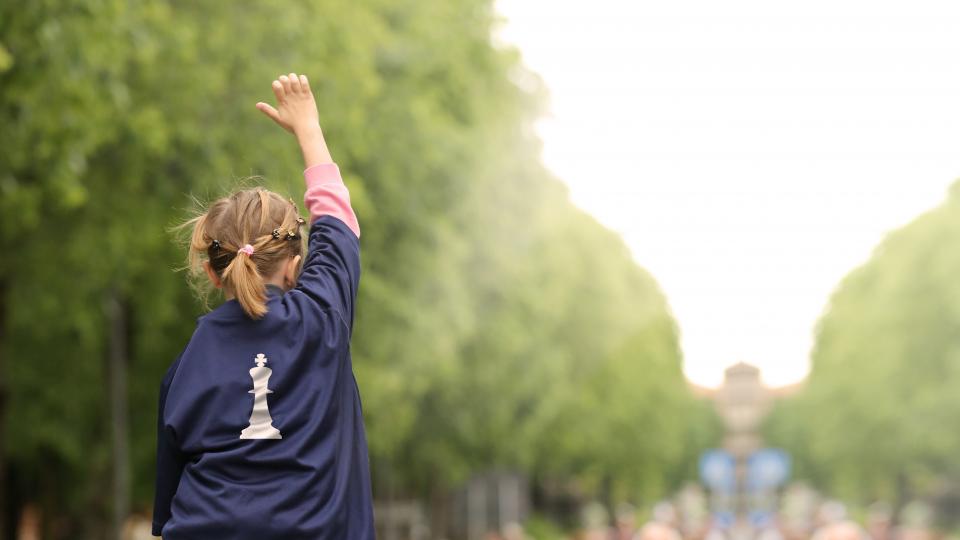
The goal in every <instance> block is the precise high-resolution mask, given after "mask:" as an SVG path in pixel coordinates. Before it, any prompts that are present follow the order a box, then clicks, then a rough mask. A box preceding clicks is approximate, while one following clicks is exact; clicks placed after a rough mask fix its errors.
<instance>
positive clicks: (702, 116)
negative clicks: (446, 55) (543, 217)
mask: <svg viewBox="0 0 960 540" xmlns="http://www.w3.org/2000/svg"><path fill="white" fill-rule="evenodd" d="M497 6H498V9H499V11H500V12H501V13H502V14H503V15H504V17H505V18H506V19H507V22H506V23H505V24H504V28H503V29H502V32H501V35H500V39H502V40H505V41H507V42H509V43H513V44H515V45H516V46H517V47H519V49H520V50H521V52H522V54H523V58H524V61H525V63H526V64H527V65H528V66H529V67H530V68H532V69H533V70H534V71H536V72H537V73H539V74H540V75H541V76H542V77H543V79H544V81H545V82H546V84H547V86H548V88H549V90H550V94H551V110H552V117H550V118H547V119H544V120H543V121H542V122H541V124H540V125H539V132H540V134H541V136H542V138H543V140H544V155H543V159H544V161H545V163H546V164H547V166H548V167H549V168H550V169H551V170H552V171H554V173H555V174H556V175H557V176H559V177H560V178H561V179H562V180H563V181H564V182H566V183H567V184H568V185H569V186H570V191H571V197H572V199H573V201H574V203H575V204H577V205H578V206H580V207H581V208H583V209H585V210H586V211H588V212H590V213H591V214H593V215H594V216H596V218H597V219H599V220H600V221H601V222H602V223H604V224H605V225H607V226H608V227H610V228H611V229H614V230H616V231H618V232H619V233H621V234H622V235H623V238H624V239H625V241H626V242H627V244H628V245H629V246H630V248H631V250H632V251H633V254H634V256H635V258H636V260H637V262H638V263H639V264H641V265H643V266H644V267H645V268H647V269H648V270H650V271H651V272H652V273H653V274H654V276H655V277H656V278H657V280H658V281H659V283H660V285H661V287H662V288H663V290H664V292H665V293H666V295H667V298H668V300H669V302H670V305H671V308H672V309H673V312H674V314H675V315H676V317H677V320H678V321H679V325H680V329H681V332H682V345H683V350H684V359H685V360H684V361H685V368H684V369H685V371H686V373H687V376H688V377H689V378H690V379H691V380H692V381H693V382H695V383H698V384H702V385H707V386H715V385H718V384H719V383H720V382H721V380H722V376H723V370H724V368H725V367H727V366H728V365H730V364H732V363H735V362H737V361H745V362H749V363H752V364H754V365H757V366H758V367H760V368H761V370H762V372H763V376H764V379H765V380H766V382H767V383H769V384H772V385H781V384H788V383H791V382H795V381H798V380H800V379H802V378H803V377H804V375H805V374H806V372H807V371H808V369H809V361H808V359H809V353H810V348H811V345H812V341H813V339H812V338H813V329H814V324H815V323H816V320H817V319H818V317H819V316H820V315H821V314H822V313H823V311H824V309H825V308H826V305H827V302H828V299H829V296H830V293H831V292H832V290H833V289H834V287H835V286H836V285H837V283H838V282H839V281H840V279H842V278H843V276H844V275H846V274H847V273H848V272H849V271H850V270H851V269H853V268H854V267H855V266H857V265H859V264H861V263H863V262H864V261H865V260H866V259H867V258H868V257H869V255H870V253H871V251H872V250H873V248H874V247H875V246H876V245H877V243H878V242H880V240H881V239H882V238H883V236H884V234H885V233H886V232H888V231H890V230H891V229H894V228H897V227H899V226H901V225H904V224H906V223H907V222H909V221H910V220H911V219H912V218H913V217H915V216H916V215H918V214H919V213H921V212H923V211H924V210H926V209H928V208H931V207H933V206H935V205H937V204H938V203H939V202H940V201H942V200H943V198H944V196H945V195H946V190H947V188H948V187H949V185H950V184H951V183H952V182H953V181H954V180H955V179H957V178H960V3H958V2H955V1H947V0H944V1H927V0H910V1H907V0H903V1H900V2H890V1H885V0H803V1H794V2H775V1H770V0H728V1H717V0H671V1H657V2H652V1H645V0H636V1H623V0H619V1H618V0H591V1H589V2H582V1H580V2H573V1H569V0H498V2H497Z"/></svg>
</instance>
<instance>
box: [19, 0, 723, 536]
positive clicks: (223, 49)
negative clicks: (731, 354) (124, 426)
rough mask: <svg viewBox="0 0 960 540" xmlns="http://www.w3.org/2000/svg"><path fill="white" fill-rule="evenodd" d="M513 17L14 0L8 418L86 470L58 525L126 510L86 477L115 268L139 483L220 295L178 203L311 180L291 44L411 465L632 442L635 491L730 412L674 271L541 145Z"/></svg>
mask: <svg viewBox="0 0 960 540" xmlns="http://www.w3.org/2000/svg"><path fill="white" fill-rule="evenodd" d="M492 23H493V8H492V4H491V3H490V2H488V1H479V0H457V1H454V2H448V1H445V0H444V1H440V0H426V1H416V2H413V1H405V2H402V3H397V2H394V1H374V2H365V3H362V4H358V3H356V2H352V1H347V0H330V1H322V2H320V1H317V2H311V3H302V2H300V3H298V2H282V3H280V4H277V3H268V2H259V1H252V0H243V1H239V2H234V3H231V4H229V5H226V4H222V3H209V2H199V3H197V2H186V3H182V2H181V3H176V4H173V3H169V2H149V3H127V2H99V1H98V2H92V1H89V0H76V1H74V2H69V3H68V4H67V5H59V4H58V5H52V4H48V3H43V2H31V3H27V4H22V5H17V6H13V5H12V4H11V5H10V6H8V7H3V8H0V43H2V45H0V82H2V84H0V114H2V115H3V119H2V124H3V126H4V129H3V130H0V146H2V147H3V148H4V149H5V151H4V152H3V153H0V193H2V197H0V225H2V233H0V243H2V246H0V247H2V249H3V250H4V252H5V253H16V254H17V256H16V257H4V258H2V259H0V282H2V283H4V284H7V285H8V286H7V287H5V288H4V290H6V291H8V293H7V296H6V297H4V298H2V299H0V302H2V304H0V309H5V310H6V312H7V313H8V314H9V316H8V317H7V322H6V328H5V329H4V330H5V332H4V334H3V335H4V341H3V342H2V343H0V351H2V362H3V364H2V366H0V369H2V370H3V372H4V373H5V376H6V377H7V381H8V385H7V386H8V388H10V391H11V395H10V401H9V409H8V411H10V413H9V415H8V418H9V422H8V425H7V431H8V436H7V437H5V438H4V439H3V440H4V444H5V445H6V446H7V450H8V453H9V454H8V455H10V456H11V459H12V460H13V466H15V467H17V468H18V470H21V468H22V470H24V471H40V470H42V468H43V463H42V462H41V461H40V460H41V457H40V456H50V455H53V456H55V457H56V459H57V460H58V461H59V462H61V463H62V464H63V467H65V468H66V469H67V470H69V471H71V473H72V475H73V476H72V477H71V481H69V482H67V481H66V480H64V481H59V482H58V481H56V480H51V482H53V483H54V485H53V486H52V487H51V488H50V489H55V490H56V491H57V493H58V495H57V497H58V498H59V499H58V500H52V499H51V500H49V502H45V503H44V504H49V505H50V511H49V512H47V514H53V513H58V514H62V515H63V516H65V517H64V518H63V519H64V520H65V523H66V524H65V525H63V526H62V527H63V530H69V531H73V532H74V533H76V534H77V535H82V534H81V533H79V532H77V531H83V530H88V528H89V527H93V528H89V530H96V528H95V527H96V525H97V524H98V523H99V522H100V521H102V520H103V519H104V517H105V515H106V513H105V511H104V510H105V509H104V508H103V507H102V505H100V504H98V503H96V500H95V497H93V498H92V495H91V493H96V492H97V490H96V489H91V488H89V486H94V485H98V484H97V482H100V481H102V480H98V478H100V477H102V476H103V475H104V474H106V471H108V470H109V463H110V460H111V459H112V457H111V456H110V455H109V445H108V440H109V438H108V433H109V429H108V425H107V424H106V420H105V419H106V418H107V417H108V415H107V414H106V411H107V407H108V405H109V404H108V403H107V401H106V397H105V396H104V394H103V391H102V388H103V386H104V377H105V375H104V362H105V358H106V347H107V344H108V329H107V327H106V322H105V316H104V307H103V298H104V295H105V294H106V293H107V292H109V291H113V290H114V289H115V290H118V291H121V292H122V294H123V295H124V296H125V302H126V304H127V305H129V306H130V313H129V321H128V325H129V331H130V336H128V337H129V349H130V350H129V351H128V352H129V354H128V356H129V358H130V363H131V365H130V366H129V374H130V381H129V388H130V396H129V402H130V407H131V410H130V424H131V425H130V430H131V441H130V443H131V455H130V459H131V460H132V467H131V469H132V471H133V474H134V476H133V479H134V486H133V495H134V497H135V498H136V501H135V503H136V505H138V506H139V507H141V508H146V507H147V506H148V505H149V503H150V496H151V488H152V484H153V478H152V460H153V445H154V429H155V415H156V392H157V389H158V385H159V382H160V380H161V377H162V374H163V372H164V371H165V370H166V368H167V366H168V365H169V363H170V362H171V361H172V360H173V359H174V358H175V357H176V355H177V353H179V351H180V350H181V349H182V347H183V345H184V344H185V343H186V342H187V340H188V339H189V336H190V334H191V332H192V330H193V328H194V321H195V317H196V316H197V315H198V314H200V313H201V310H200V306H199V304H198V303H197V302H196V301H195V300H194V299H192V298H190V293H189V289H188V287H187V286H186V284H185V282H184V276H182V275H181V274H178V273H176V272H174V271H173V270H174V269H175V268H176V267H178V266H180V264H181V260H182V258H183V253H181V251H180V248H179V247H178V246H176V245H174V244H173V243H172V241H171V238H170V237H169V235H167V233H166V232H165V231H166V229H167V228H168V227H169V226H170V225H172V224H175V223H178V222H180V221H182V220H183V219H185V218H186V217H187V215H188V213H187V209H189V208H190V207H191V206H192V201H191V197H193V196H196V197H199V198H200V199H201V200H207V199H210V198H212V197H214V196H217V195H220V194H222V193H223V192H225V191H229V190H231V189H233V188H234V187H235V186H236V183H237V179H238V178H241V177H247V176H250V175H258V174H261V175H264V177H265V178H266V180H260V181H262V182H263V183H265V184H266V186H267V187H269V188H271V189H274V190H276V191H279V192H280V193H284V194H288V195H290V196H291V197H293V198H294V199H299V198H300V195H301V193H302V189H303V187H302V179H301V170H302V166H301V163H300V159H299V156H298V154H297V150H296V146H295V144H293V141H292V140H290V137H289V136H288V135H287V134H286V133H284V132H282V130H279V129H277V128H276V127H275V126H274V125H273V124H272V123H270V122H269V121H268V120H266V119H265V118H263V117H262V115H261V113H259V112H258V111H257V110H256V109H255V108H254V103H256V102H257V101H260V100H269V99H270V89H269V82H270V81H271V80H272V79H273V78H274V77H275V76H276V75H277V74H279V73H285V72H289V71H291V70H295V71H297V72H303V73H307V74H308V75H309V76H310V78H311V85H312V86H313V87H314V89H315V91H316V95H317V100H318V104H319V107H320V115H321V123H322V125H323V126H324V131H325V133H326V135H327V137H328V140H329V141H330V143H331V149H332V153H333V155H334V157H335V159H337V161H338V162H339V163H340V165H341V169H342V170H343V171H344V173H345V175H346V181H347V183H348V185H349V187H350V189H351V191H352V193H353V199H354V203H355V206H356V208H357V210H358V213H359V216H360V220H361V222H362V227H363V239H362V244H363V281H362V286H361V291H360V300H359V308H358V312H357V320H356V324H355V337H354V343H353V353H354V367H355V370H356V374H357V378H358V380H359V384H360V388H361V393H362V395H363V399H364V411H365V415H366V421H367V428H368V435H369V437H368V438H369V442H370V449H371V453H372V458H373V462H374V463H375V464H384V463H386V464H389V467H390V468H391V476H392V478H393V479H394V480H393V481H394V482H395V485H399V486H400V489H401V490H402V491H404V492H406V493H407V494H410V495H425V494H426V493H428V492H429V491H430V490H433V489H442V488H445V487H449V486H453V485H455V484H457V483H458V482H460V481H462V480H463V479H465V478H467V477H468V476H470V475H471V474H474V473H476V472H478V471H481V470H485V469H489V468H491V467H509V468H513V469H515V470H520V471H525V472H527V473H530V474H531V475H549V476H551V477H554V478H559V479H563V480H566V481H570V482H581V483H582V484H583V485H584V486H597V485H599V481H598V479H599V478H601V477H604V476H610V475H613V474H615V473H617V472H618V471H625V470H626V471H630V473H629V474H624V475H623V476H622V478H623V479H622V481H619V484H617V485H616V486H614V487H615V489H616V490H617V492H618V493H620V495H619V496H622V497H624V498H637V497H641V496H644V494H646V495H648V496H653V494H654V493H655V492H656V491H657V490H659V489H660V488H661V487H662V486H664V485H667V484H669V483H671V482H676V481H678V480H679V479H680V478H681V477H683V476H684V475H686V474H687V471H686V461H687V457H686V456H684V455H683V452H682V449H683V448H685V446H684V445H685V444H686V443H685V441H689V440H691V437H697V436H698V435H697V433H706V432H708V431H709V428H708V427H707V428H704V427H703V426H708V425H709V422H710V412H709V410H708V409H704V408H702V407H700V406H699V405H698V404H696V403H695V402H693V401H692V399H691V398H689V397H688V394H687V392H686V388H685V383H684V381H683V377H682V374H681V372H680V351H679V349H678V345H677V332H676V328H675V326H674V323H673V321H672V318H671V317H670V315H669V314H668V311H667V306H666V302H665V299H664V298H663V296H662V294H661V293H660V291H659V290H658V288H657V286H656V284H655V282H654V280H653V279H652V278H651V277H650V276H649V275H648V274H646V273H645V272H644V271H642V270H641V269H639V268H637V267H636V265H635V264H634V263H633V261H632V259H631V257H630V255H629V253H628V252H627V250H626V248H625V247H624V245H623V243H622V242H621V241H620V239H619V238H618V237H617V236H616V235H614V234H613V233H611V232H610V231H607V230H605V229H603V228H602V227H601V226H599V225H598V224H597V223H596V222H595V221H594V220H593V219H591V218H589V217H587V216H585V215H584V214H582V213H581V212H580V211H579V210H576V209H575V208H574V207H573V206H572V205H571V204H570V202H569V200H568V199H567V195H566V192H565V190H564V189H563V188H562V186H561V185H560V184H559V182H557V180H556V179H554V178H552V177H551V176H550V175H549V174H548V173H547V171H546V170H545V169H544V167H543V166H542V165H541V163H540V162H539V152H540V150H539V141H537V140H536V139H535V138H533V136H532V135H531V133H532V132H533V130H532V128H531V125H532V124H531V123H532V121H533V120H534V119H535V117H536V116H537V115H538V114H540V112H541V110H542V107H543V104H542V98H543V91H542V88H539V87H536V86H533V87H531V86H530V85H529V84H526V85H525V86H524V88H520V87H519V86H517V85H516V84H514V82H512V81H514V80H517V78H518V77H520V76H521V75H522V78H524V80H535V77H533V76H532V75H530V74H524V71H523V70H524V68H523V67H522V66H520V65H519V64H518V61H519V60H518V59H519V56H518V54H517V53H516V51H512V50H506V49H501V48H496V47H494V46H493V45H492V44H491V40H490V37H489V36H490V30H491V25H492ZM255 181H256V180H255ZM704 430H707V431H704ZM13 435H15V436H13ZM40 450H42V451H43V453H40V452H39V451H40ZM378 466H380V465H378ZM24 474H25V475H26V476H28V477H29V478H25V479H24V481H25V482H29V481H31V480H35V478H33V477H32V476H30V475H32V474H34V472H27V473H24ZM36 474H39V473H36ZM84 486H87V487H84ZM379 489H380V487H379V485H378V486H377V490H378V492H379ZM591 489H592V488H591ZM24 497H25V498H26V499H28V500H34V499H39V498H41V494H40V493H37V492H29V493H25V494H24ZM44 500H47V499H44ZM54 509H55V512H54Z"/></svg>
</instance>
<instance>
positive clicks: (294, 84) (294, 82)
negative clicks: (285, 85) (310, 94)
mask: <svg viewBox="0 0 960 540" xmlns="http://www.w3.org/2000/svg"><path fill="white" fill-rule="evenodd" d="M289 77H290V90H291V91H293V93H294V94H299V93H301V91H300V78H299V77H297V74H296V73H293V72H291V73H290V75H289Z"/></svg>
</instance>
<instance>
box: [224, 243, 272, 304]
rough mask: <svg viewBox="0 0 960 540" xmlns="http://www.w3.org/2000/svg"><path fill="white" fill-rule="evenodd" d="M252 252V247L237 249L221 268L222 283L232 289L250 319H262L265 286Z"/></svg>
mask: <svg viewBox="0 0 960 540" xmlns="http://www.w3.org/2000/svg"><path fill="white" fill-rule="evenodd" d="M247 245H249V244H247ZM254 253H255V251H254V250H253V249H251V250H250V251H249V252H247V251H244V250H243V249H241V250H240V251H238V252H237V254H236V255H235V256H234V257H233V260H232V261H230V264H228V265H227V267H226V268H225V269H224V270H223V284H224V285H225V286H227V287H229V288H230V290H231V291H233V294H234V296H236V298H237V301H238V302H240V307H242V308H243V311H245V312H246V313H247V315H249V316H250V318H251V319H262V318H263V316H264V315H266V314H267V287H266V285H265V284H264V282H263V277H261V276H260V272H258V271H257V265H256V263H254V262H253V257H254Z"/></svg>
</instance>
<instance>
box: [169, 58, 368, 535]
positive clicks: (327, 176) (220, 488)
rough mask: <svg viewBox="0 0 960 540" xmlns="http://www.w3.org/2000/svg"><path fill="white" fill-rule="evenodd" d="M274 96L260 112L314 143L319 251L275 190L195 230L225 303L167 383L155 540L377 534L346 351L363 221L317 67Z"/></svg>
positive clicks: (205, 322) (236, 203)
mask: <svg viewBox="0 0 960 540" xmlns="http://www.w3.org/2000/svg"><path fill="white" fill-rule="evenodd" d="M273 92H274V94H275V95H276V98H277V108H273V107H271V106H270V105H267V104H266V103H257V108H258V109H260V111H262V112H263V113H264V114H266V115H267V116H269V117H270V118H271V119H273V121H275V122H276V123H277V124H279V125H280V126H281V127H283V128H284V129H286V130H287V131H289V132H291V133H293V134H294V135H295V136H296V138H297V141H298V142H299V144H300V148H301V150H302V151H303V159H304V161H305V166H306V170H305V171H304V177H305V179H306V193H305V195H304V200H305V202H306V207H307V208H308V209H309V211H310V222H311V225H310V228H309V241H308V249H307V253H306V256H305V257H304V256H303V254H302V250H303V244H302V240H301V232H302V228H301V225H303V224H305V221H304V220H303V219H302V218H300V217H299V216H298V212H297V208H296V206H295V205H294V204H293V202H292V201H290V200H287V199H284V198H283V197H281V196H279V195H277V194H276V193H272V192H270V191H267V190H264V189H251V190H244V191H238V192H236V193H234V194H233V195H231V196H229V197H226V198H223V199H220V200H218V201H215V202H214V203H213V204H211V205H210V207H209V209H208V210H207V211H206V213H204V214H202V215H200V216H198V217H196V218H194V219H193V220H191V221H189V222H187V223H186V224H185V226H189V227H192V228H193V231H192V236H191V241H190V251H189V260H190V267H191V269H192V270H193V271H194V272H195V273H198V274H201V275H202V274H206V277H207V278H209V281H210V282H211V283H212V284H213V286H214V287H217V288H220V289H223V291H224V294H225V296H226V298H227V301H226V302H224V303H223V304H222V305H221V306H219V307H217V308H216V309H214V310H213V311H211V312H210V313H208V314H206V315H204V316H202V317H200V319H199V321H198V323H197V329H196V331H195V332H194V334H193V337H191V338H190V342H189V343H188V344H187V346H186V348H185V349H184V351H183V352H182V353H181V354H180V357H179V358H178V359H177V360H176V361H175V362H174V363H173V365H172V366H171V367H170V370H169V371H168V372H167V375H166V377H165V378H164V380H163V384H162V386H161V389H160V414H159V425H158V430H157V431H158V432H157V485H156V498H155V502H154V518H153V534H154V535H157V536H161V535H162V536H163V538H166V539H181V538H182V539H188V538H189V539H218V540H219V539H247V538H249V539H257V540H263V539H270V538H278V539H279V538H283V539H301V538H302V539H308V538H309V539H311V540H312V539H337V540H343V539H349V540H354V539H372V538H373V537H374V532H373V511H372V504H371V495H370V475H369V467H368V458H367V444H366V438H365V435H364V430H363V419H362V417H361V410H360V396H359V394H358V391H357V385H356V381H355V380H354V377H353V370H352V366H351V360H350V334H351V330H352V326H353V307H354V303H355V301H356V297H357V285H358V283H359V278H360V258H359V255H360V241H359V236H360V228H359V225H358V224H357V218H356V216H355V215H354V213H353V209H352V208H351V207H350V197H349V193H348V192H347V188H346V187H345V186H344V184H343V181H342V180H341V178H340V172H339V169H338V168H337V165H336V164H334V163H333V161H332V159H331V157H330V153H329V151H328V150H327V145H326V142H325V141H324V138H323V133H322V131H321V130H320V124H319V120H318V115H317V107H316V103H315V102H314V99H313V94H312V92H311V91H310V85H309V83H308V81H307V78H306V76H304V75H299V76H298V75H297V74H295V73H291V74H290V75H289V76H286V75H283V76H280V77H279V78H278V80H275V81H273ZM301 261H302V263H303V264H302V270H301Z"/></svg>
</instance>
